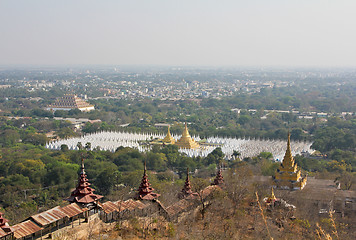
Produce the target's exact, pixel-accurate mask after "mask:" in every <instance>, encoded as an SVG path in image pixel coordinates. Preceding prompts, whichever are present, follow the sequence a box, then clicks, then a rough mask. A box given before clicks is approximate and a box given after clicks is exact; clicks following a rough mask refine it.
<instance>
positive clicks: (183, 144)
mask: <svg viewBox="0 0 356 240" xmlns="http://www.w3.org/2000/svg"><path fill="white" fill-rule="evenodd" d="M175 144H176V145H177V146H178V147H179V148H187V149H195V148H198V147H199V143H197V142H195V141H194V139H192V138H191V137H190V135H189V131H188V127H187V123H185V127H184V130H183V133H182V137H181V138H180V139H179V140H178V141H177V142H176V143H175Z"/></svg>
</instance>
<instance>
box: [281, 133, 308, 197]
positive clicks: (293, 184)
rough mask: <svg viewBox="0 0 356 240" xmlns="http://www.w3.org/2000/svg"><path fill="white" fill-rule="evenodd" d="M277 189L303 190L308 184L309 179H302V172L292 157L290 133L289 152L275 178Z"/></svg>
mask: <svg viewBox="0 0 356 240" xmlns="http://www.w3.org/2000/svg"><path fill="white" fill-rule="evenodd" d="M274 182H275V185H276V187H277V188H282V189H291V190H293V189H295V190H297V189H300V190H301V189H303V188H304V186H305V184H306V183H307V178H306V177H302V174H301V171H300V170H299V169H298V166H297V164H296V163H295V161H294V158H293V156H292V151H291V147H290V133H288V142H287V150H286V153H285V155H284V158H283V162H282V163H281V165H280V166H279V168H278V169H277V172H276V176H275V178H274Z"/></svg>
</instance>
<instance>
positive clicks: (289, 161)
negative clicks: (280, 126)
mask: <svg viewBox="0 0 356 240" xmlns="http://www.w3.org/2000/svg"><path fill="white" fill-rule="evenodd" d="M283 166H284V167H287V168H293V167H294V159H293V156H292V150H291V147H290V132H289V131H288V140H287V150H286V153H285V154H284V158H283Z"/></svg>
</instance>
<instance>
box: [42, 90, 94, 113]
mask: <svg viewBox="0 0 356 240" xmlns="http://www.w3.org/2000/svg"><path fill="white" fill-rule="evenodd" d="M72 109H79V110H80V111H82V112H89V111H92V110H94V106H93V105H90V104H89V103H87V102H86V101H84V100H83V99H81V98H79V97H77V96H76V95H74V94H66V95H64V97H60V98H57V100H56V101H55V102H54V103H53V104H52V105H49V106H48V107H47V110H49V111H57V110H65V111H69V110H72Z"/></svg>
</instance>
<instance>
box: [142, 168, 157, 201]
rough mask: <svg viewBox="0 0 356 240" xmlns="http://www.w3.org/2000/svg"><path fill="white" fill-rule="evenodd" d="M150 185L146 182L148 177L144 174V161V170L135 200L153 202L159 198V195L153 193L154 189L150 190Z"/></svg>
mask: <svg viewBox="0 0 356 240" xmlns="http://www.w3.org/2000/svg"><path fill="white" fill-rule="evenodd" d="M150 185H151V184H150V183H149V182H148V177H147V174H146V161H145V168H144V171H143V176H142V180H141V184H140V187H139V188H138V195H137V198H138V199H139V200H154V199H157V198H158V197H159V196H160V194H157V193H154V192H153V190H154V189H153V188H151V187H150Z"/></svg>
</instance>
